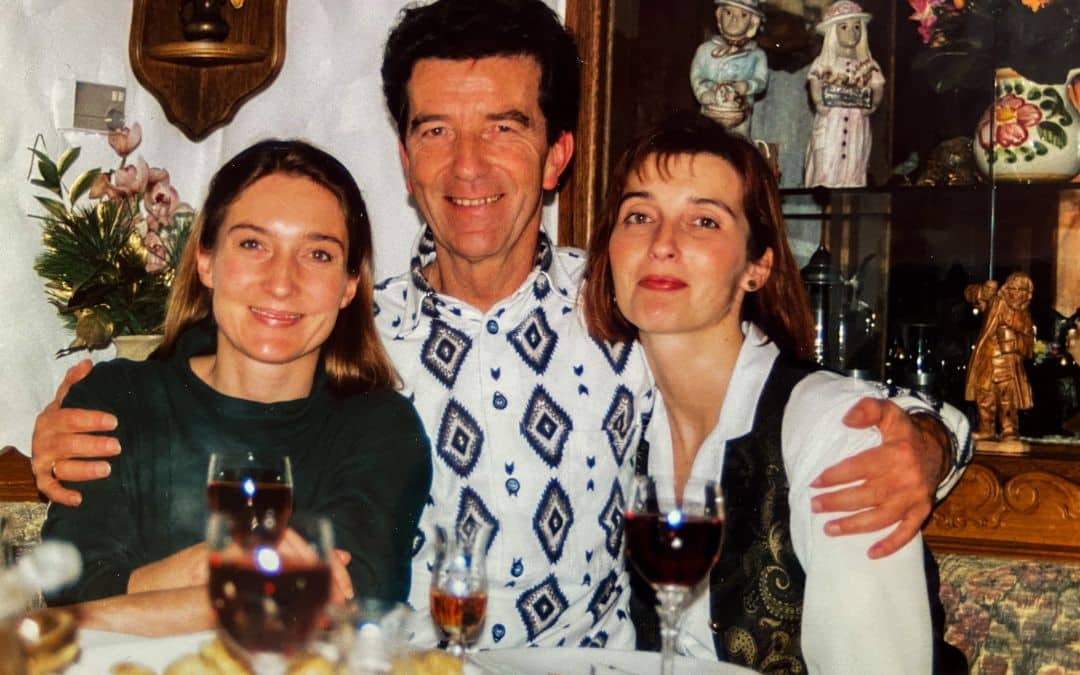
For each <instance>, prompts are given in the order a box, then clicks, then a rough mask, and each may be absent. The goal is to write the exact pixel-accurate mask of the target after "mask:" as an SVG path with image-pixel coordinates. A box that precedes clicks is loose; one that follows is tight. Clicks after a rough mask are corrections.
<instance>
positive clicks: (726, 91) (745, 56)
mask: <svg viewBox="0 0 1080 675" xmlns="http://www.w3.org/2000/svg"><path fill="white" fill-rule="evenodd" d="M715 2H716V5H717V7H716V26H717V28H719V29H720V34H719V35H714V36H713V37H712V39H711V40H709V41H708V42H705V43H703V44H702V45H701V46H700V47H698V49H697V52H695V53H694V60H693V62H692V63H691V65H690V86H691V87H693V89H694V96H695V97H696V98H697V100H698V102H699V103H700V104H701V114H703V115H705V116H706V117H708V118H709V119H711V120H713V121H714V122H718V123H719V124H722V125H723V126H724V127H726V128H727V129H728V130H730V131H732V132H734V133H737V134H740V135H742V136H746V137H749V135H750V117H751V114H752V113H753V109H754V97H755V96H757V95H759V94H761V93H762V92H764V91H765V87H766V85H767V84H768V82H769V69H768V65H767V63H766V59H765V52H764V51H762V49H761V48H760V47H758V46H757V43H756V42H755V41H754V36H755V35H756V34H757V32H758V28H760V27H761V20H762V18H763V17H764V14H763V13H762V11H761V7H760V6H761V0H715Z"/></svg>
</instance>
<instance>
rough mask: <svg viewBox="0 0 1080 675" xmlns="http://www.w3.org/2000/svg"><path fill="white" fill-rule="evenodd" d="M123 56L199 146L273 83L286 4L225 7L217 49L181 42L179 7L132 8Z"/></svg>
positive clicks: (262, 1)
mask: <svg viewBox="0 0 1080 675" xmlns="http://www.w3.org/2000/svg"><path fill="white" fill-rule="evenodd" d="M134 2H135V5H134V11H133V12H132V18H131V36H130V41H129V44H128V54H129V57H130V59H131V67H132V70H134V72H135V77H136V78H138V80H139V82H140V83H141V84H142V85H143V86H144V87H146V88H147V89H148V90H149V91H150V93H152V94H153V95H154V97H155V98H156V99H157V100H158V102H160V103H161V106H162V108H164V110H165V116H166V117H168V119H169V121H170V122H172V123H173V124H174V125H176V126H177V127H178V128H179V129H180V130H181V131H183V132H184V135H185V136H187V137H188V138H190V139H191V140H193V141H200V140H202V139H203V138H206V136H207V135H208V134H209V133H210V132H211V131H213V130H214V129H217V128H218V127H220V126H223V125H225V124H227V123H228V122H229V121H230V120H231V119H232V118H233V116H234V115H236V112H237V111H238V110H239V109H240V106H241V105H243V103H244V102H245V101H247V100H248V99H249V98H251V97H252V96H254V95H255V94H257V93H258V92H259V91H262V90H263V89H265V88H266V87H267V86H269V85H270V83H271V82H273V80H274V78H275V77H276V76H277V74H278V73H279V72H280V71H281V66H282V65H283V64H284V62H285V2H286V0H256V1H254V2H246V3H244V5H243V7H241V8H240V9H233V8H232V7H230V6H229V5H228V4H227V3H226V4H225V7H224V8H223V10H222V12H223V14H222V15H223V16H224V17H225V19H226V20H227V21H228V23H229V26H230V31H229V36H228V37H227V38H226V39H225V40H224V41H222V42H212V41H204V40H193V41H188V40H185V39H184V34H183V30H182V20H181V17H180V5H181V3H180V2H179V1H178V0H134Z"/></svg>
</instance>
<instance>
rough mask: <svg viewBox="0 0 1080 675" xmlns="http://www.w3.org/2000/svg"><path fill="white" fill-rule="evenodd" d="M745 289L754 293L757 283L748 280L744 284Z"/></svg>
mask: <svg viewBox="0 0 1080 675" xmlns="http://www.w3.org/2000/svg"><path fill="white" fill-rule="evenodd" d="M746 288H747V290H749V291H756V290H757V282H756V281H754V280H753V279H750V280H749V281H747V282H746Z"/></svg>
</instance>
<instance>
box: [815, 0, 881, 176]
mask: <svg viewBox="0 0 1080 675" xmlns="http://www.w3.org/2000/svg"><path fill="white" fill-rule="evenodd" d="M869 21H870V15H869V14H868V13H866V12H864V11H863V10H862V7H860V6H859V5H858V4H857V3H855V2H852V1H851V0H838V2H834V3H833V4H831V5H830V6H829V8H828V9H826V10H825V15H824V18H822V20H821V22H820V23H819V24H818V25H817V31H818V32H819V33H822V34H823V35H824V36H825V39H824V42H823V44H822V47H821V54H819V55H818V57H817V58H816V59H814V61H813V63H811V64H810V72H809V73H808V74H807V76H806V81H807V85H808V87H809V89H810V99H811V101H812V102H813V105H814V122H813V127H812V128H811V131H810V141H809V143H808V144H807V148H806V163H805V174H804V177H805V183H806V185H807V186H808V187H809V186H814V185H824V186H825V187H862V186H864V185H866V167H867V165H868V164H869V162H870V146H871V134H870V115H871V114H872V113H873V112H874V111H875V110H877V107H878V105H879V104H880V103H881V97H882V94H883V92H884V89H885V76H884V75H883V74H882V72H881V67H880V66H879V65H878V64H877V62H876V61H874V59H873V58H872V57H871V56H870V48H869V47H868V45H867V35H866V24H867V23H868V22H869Z"/></svg>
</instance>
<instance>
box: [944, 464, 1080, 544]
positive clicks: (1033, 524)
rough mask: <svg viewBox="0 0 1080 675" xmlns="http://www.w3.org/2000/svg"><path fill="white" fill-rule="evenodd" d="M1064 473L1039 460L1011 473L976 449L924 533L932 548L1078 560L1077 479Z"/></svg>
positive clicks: (1079, 489)
mask: <svg viewBox="0 0 1080 675" xmlns="http://www.w3.org/2000/svg"><path fill="white" fill-rule="evenodd" d="M1064 461H1070V460H1068V459H1066V460H1064ZM1010 474H1011V475H1010ZM1064 474H1065V472H1062V471H1061V470H1060V469H1059V467H1058V466H1057V465H1055V464H1054V463H1052V462H1045V461H1041V460H1039V459H1030V460H1028V462H1027V463H1026V465H1025V468H1024V469H1023V470H1021V471H1019V472H1017V473H1012V472H1011V471H1009V470H1007V468H1006V465H1005V464H1004V463H1003V461H1002V460H1001V459H999V458H997V457H995V456H993V455H978V454H977V455H976V457H975V459H974V460H973V461H972V463H971V465H970V466H968V468H967V470H966V472H965V473H964V476H963V478H962V479H961V480H960V482H959V483H958V484H957V486H956V488H955V489H954V490H953V491H952V493H951V494H950V495H949V496H948V498H947V499H945V501H944V502H942V503H941V504H940V505H938V507H937V508H936V509H935V510H934V513H933V514H932V515H931V518H930V521H929V523H928V524H927V526H926V528H925V530H924V533H923V536H924V538H925V540H926V542H927V544H928V545H929V546H930V548H931V549H932V550H933V551H934V552H935V553H964V554H971V555H981V556H992V557H1003V558H1017V557H1022V558H1034V559H1040V560H1055V561H1071V562H1080V482H1078V481H1077V480H1076V477H1075V476H1073V475H1064Z"/></svg>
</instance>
